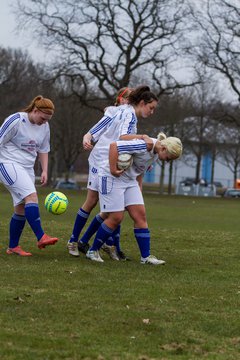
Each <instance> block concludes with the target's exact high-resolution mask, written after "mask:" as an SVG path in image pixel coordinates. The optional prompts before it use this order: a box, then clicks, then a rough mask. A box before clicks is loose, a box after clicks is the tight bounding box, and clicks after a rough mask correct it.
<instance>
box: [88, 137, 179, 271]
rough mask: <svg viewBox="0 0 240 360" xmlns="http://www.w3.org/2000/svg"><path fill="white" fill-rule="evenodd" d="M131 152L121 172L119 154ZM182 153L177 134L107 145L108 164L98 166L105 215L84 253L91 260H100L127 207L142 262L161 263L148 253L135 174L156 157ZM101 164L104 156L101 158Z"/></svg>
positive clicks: (167, 158)
mask: <svg viewBox="0 0 240 360" xmlns="http://www.w3.org/2000/svg"><path fill="white" fill-rule="evenodd" d="M121 153H129V154H133V165H132V166H131V167H130V168H129V169H127V170H125V171H123V170H119V169H118V168H117V159H118V155H119V154H121ZM181 154H182V143H181V141H180V139H178V138H176V137H168V138H167V137H166V135H165V134H163V133H160V134H159V137H158V139H151V142H150V143H149V142H147V143H146V142H145V141H144V140H131V141H123V140H122V141H117V142H113V143H111V144H110V148H109V163H108V164H107V165H106V163H105V166H101V165H100V167H99V201H100V209H101V211H102V212H108V217H107V218H106V220H105V221H104V222H103V223H102V224H101V226H100V227H99V229H98V231H97V234H96V237H95V239H94V242H93V245H92V247H91V248H90V249H89V250H88V252H87V254H86V256H87V258H89V259H90V260H93V261H98V262H103V259H102V258H101V257H100V255H99V250H100V248H101V246H102V245H103V244H104V243H105V241H106V239H107V238H108V237H109V236H111V234H112V233H113V232H114V230H115V229H116V228H117V227H118V226H119V224H120V223H121V221H122V220H123V216H124V211H125V210H127V211H128V213H129V215H130V217H131V218H132V219H133V221H134V235H135V238H136V240H137V243H138V246H139V249H140V253H141V263H142V264H152V265H162V264H165V261H164V260H159V259H157V258H156V257H155V256H153V255H151V254H150V231H149V229H148V224H147V219H146V210H145V206H144V200H143V196H142V192H141V189H140V187H139V182H138V181H137V178H138V177H141V178H142V176H143V174H144V172H145V171H146V170H147V169H148V167H149V166H150V165H151V164H152V163H153V162H154V161H156V160H158V159H160V160H164V161H170V160H175V159H177V158H179V156H180V155H181ZM102 163H104V159H102Z"/></svg>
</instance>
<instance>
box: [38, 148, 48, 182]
mask: <svg viewBox="0 0 240 360" xmlns="http://www.w3.org/2000/svg"><path fill="white" fill-rule="evenodd" d="M39 161H40V164H41V168H42V173H41V184H42V185H46V184H47V181H48V153H39Z"/></svg>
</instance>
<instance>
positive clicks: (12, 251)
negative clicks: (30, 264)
mask: <svg viewBox="0 0 240 360" xmlns="http://www.w3.org/2000/svg"><path fill="white" fill-rule="evenodd" d="M6 253H7V254H8V255H13V254H15V255H19V256H32V254H31V253H30V252H27V251H24V250H23V249H22V248H21V246H15V248H8V249H7V251H6Z"/></svg>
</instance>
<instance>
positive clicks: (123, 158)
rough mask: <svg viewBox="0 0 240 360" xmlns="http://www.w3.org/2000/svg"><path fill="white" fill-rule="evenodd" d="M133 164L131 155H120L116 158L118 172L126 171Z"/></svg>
mask: <svg viewBox="0 0 240 360" xmlns="http://www.w3.org/2000/svg"><path fill="white" fill-rule="evenodd" d="M132 163H133V157H132V155H131V154H120V155H119V156H118V161H117V167H118V169H120V170H127V169H128V168H130V166H131V165H132Z"/></svg>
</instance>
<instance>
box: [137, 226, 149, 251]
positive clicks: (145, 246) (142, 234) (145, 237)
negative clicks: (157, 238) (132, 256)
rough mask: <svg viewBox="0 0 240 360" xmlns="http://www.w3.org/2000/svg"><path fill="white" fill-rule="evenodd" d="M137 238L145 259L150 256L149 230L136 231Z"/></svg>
mask: <svg viewBox="0 0 240 360" xmlns="http://www.w3.org/2000/svg"><path fill="white" fill-rule="evenodd" d="M134 234H135V238H136V240H137V243H138V247H139V250H140V253H141V256H142V257H143V258H146V257H148V256H149V255H150V231H149V230H148V229H134Z"/></svg>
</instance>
